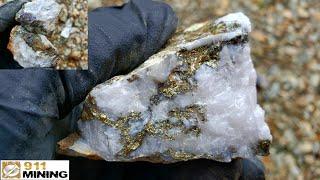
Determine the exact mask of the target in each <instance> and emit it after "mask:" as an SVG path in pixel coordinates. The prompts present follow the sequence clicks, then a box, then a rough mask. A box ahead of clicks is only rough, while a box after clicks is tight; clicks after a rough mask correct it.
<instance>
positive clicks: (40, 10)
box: [16, 0, 61, 33]
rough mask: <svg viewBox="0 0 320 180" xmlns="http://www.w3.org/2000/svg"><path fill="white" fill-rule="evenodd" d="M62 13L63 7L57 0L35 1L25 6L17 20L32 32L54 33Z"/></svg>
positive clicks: (18, 14)
mask: <svg viewBox="0 0 320 180" xmlns="http://www.w3.org/2000/svg"><path fill="white" fill-rule="evenodd" d="M60 11H61V6H60V5H59V4H58V3H57V2H56V1H55V0H33V1H31V2H28V3H26V4H24V5H23V7H22V9H21V10H20V11H19V12H18V13H17V14H16V20H17V21H18V22H20V23H21V24H22V26H24V27H25V28H27V29H28V30H29V31H30V32H36V33H40V32H41V33H47V32H52V31H53V30H54V29H55V23H56V21H57V18H58V15H59V13H60Z"/></svg>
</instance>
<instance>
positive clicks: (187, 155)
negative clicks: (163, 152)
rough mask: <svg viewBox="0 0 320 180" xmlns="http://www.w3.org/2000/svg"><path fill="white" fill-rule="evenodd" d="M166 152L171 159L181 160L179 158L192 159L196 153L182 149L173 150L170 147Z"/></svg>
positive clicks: (183, 159)
mask: <svg viewBox="0 0 320 180" xmlns="http://www.w3.org/2000/svg"><path fill="white" fill-rule="evenodd" d="M167 154H168V155H170V156H171V157H172V158H173V159H175V160H178V161H181V160H182V161H186V160H190V159H194V158H195V157H196V155H195V154H193V153H188V152H184V151H175V150H172V149H168V150H167Z"/></svg>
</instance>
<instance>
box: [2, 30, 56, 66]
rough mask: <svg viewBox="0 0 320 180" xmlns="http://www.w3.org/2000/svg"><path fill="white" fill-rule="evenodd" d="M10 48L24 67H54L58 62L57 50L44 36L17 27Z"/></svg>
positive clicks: (12, 35)
mask: <svg viewBox="0 0 320 180" xmlns="http://www.w3.org/2000/svg"><path fill="white" fill-rule="evenodd" d="M8 48H9V49H10V51H11V52H12V54H13V57H14V59H15V61H17V62H18V63H19V64H20V65H21V66H22V67H25V68H30V67H52V66H54V64H55V62H56V61H57V58H58V57H57V53H56V51H57V50H56V48H55V47H54V46H53V45H52V43H51V42H50V41H49V40H48V39H47V38H46V36H44V35H42V34H33V33H30V32H28V31H26V30H25V29H24V28H23V27H21V26H16V27H14V28H13V29H12V31H11V34H10V43H9V45H8Z"/></svg>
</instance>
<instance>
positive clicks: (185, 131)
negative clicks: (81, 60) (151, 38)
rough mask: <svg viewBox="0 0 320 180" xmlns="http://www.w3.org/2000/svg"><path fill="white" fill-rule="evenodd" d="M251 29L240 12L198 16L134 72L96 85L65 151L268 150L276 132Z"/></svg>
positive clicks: (163, 157)
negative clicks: (260, 90) (267, 115)
mask: <svg viewBox="0 0 320 180" xmlns="http://www.w3.org/2000/svg"><path fill="white" fill-rule="evenodd" d="M250 31H251V25H250V21H249V19H248V18H247V17H246V16H245V15H243V14H242V13H235V14H231V15H227V16H225V17H223V18H220V19H218V20H217V21H215V22H206V23H201V24H198V25H196V26H194V27H193V28H189V29H188V30H187V31H185V32H184V33H182V34H177V35H176V36H175V37H173V38H172V40H171V41H170V43H169V46H168V47H167V48H166V49H164V50H162V51H161V52H159V53H158V54H156V55H154V56H152V57H150V58H149V59H148V60H147V61H146V62H145V63H144V64H142V65H141V66H140V67H138V68H137V69H136V70H134V71H133V72H131V73H130V74H128V75H124V76H117V77H114V78H112V79H110V80H108V81H107V82H105V83H102V84H100V85H98V86H96V87H95V88H94V89H93V90H92V91H91V92H90V94H89V96H88V97H87V99H86V101H85V105H84V112H83V115H82V118H81V120H80V121H79V123H78V125H79V129H80V132H81V133H80V137H79V138H76V139H75V140H74V141H73V142H72V143H71V145H70V146H69V147H67V148H65V149H64V152H68V151H69V152H70V151H72V152H77V153H78V154H82V155H83V156H98V157H100V158H103V159H105V160H107V161H136V160H146V161H151V162H164V163H171V162H176V161H181V160H190V159H197V158H208V159H213V160H217V161H224V162H229V161H231V159H232V158H237V157H242V158H250V157H253V156H255V155H257V154H259V155H266V154H267V153H268V149H269V144H270V142H271V140H272V137H271V134H270V130H269V128H268V126H267V124H266V123H265V121H264V111H263V110H262V109H261V107H260V106H259V105H258V104H257V92H256V72H255V69H254V67H253V64H252V61H251V57H250V47H249V44H248V33H249V32H250ZM203 38H207V39H205V41H203Z"/></svg>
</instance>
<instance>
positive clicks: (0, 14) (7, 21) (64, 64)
mask: <svg viewBox="0 0 320 180" xmlns="http://www.w3.org/2000/svg"><path fill="white" fill-rule="evenodd" d="M12 17H14V18H12ZM13 19H14V20H13ZM0 44H1V46H0V61H1V62H0V65H1V68H2V69H12V68H52V69H57V70H76V69H77V70H87V69H88V5H87V0H13V1H10V0H0Z"/></svg>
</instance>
